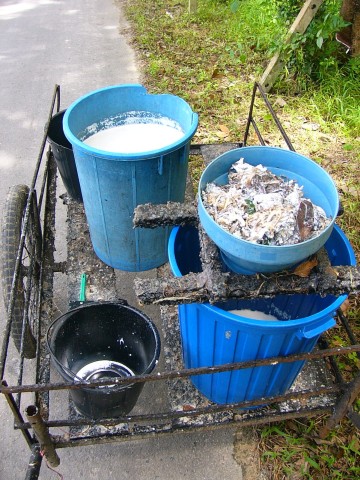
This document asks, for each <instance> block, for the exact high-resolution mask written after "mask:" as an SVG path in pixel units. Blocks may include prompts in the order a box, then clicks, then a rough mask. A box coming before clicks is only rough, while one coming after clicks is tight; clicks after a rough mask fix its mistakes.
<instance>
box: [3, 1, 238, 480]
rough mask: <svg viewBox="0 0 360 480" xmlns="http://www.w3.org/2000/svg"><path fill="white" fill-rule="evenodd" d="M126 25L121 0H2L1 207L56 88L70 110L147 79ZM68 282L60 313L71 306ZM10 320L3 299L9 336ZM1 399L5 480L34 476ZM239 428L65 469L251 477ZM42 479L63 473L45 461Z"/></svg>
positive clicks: (64, 462) (72, 455)
mask: <svg viewBox="0 0 360 480" xmlns="http://www.w3.org/2000/svg"><path fill="white" fill-rule="evenodd" d="M126 28H128V26H127V24H126V23H125V21H124V19H123V17H122V15H121V10H120V9H119V4H117V3H113V1H112V0H72V1H71V2H69V1H66V0H64V1H56V0H32V1H31V0H28V1H25V0H24V1H21V0H4V1H2V2H1V3H0V70H1V77H0V82H1V83H0V85H1V88H0V178H1V183H0V203H1V210H2V206H3V202H4V199H5V196H6V193H7V191H8V188H9V186H10V185H13V184H17V183H25V184H28V185H29V184H30V182H31V178H32V175H33V169H34V165H35V161H36V158H37V155H38V151H39V147H40V143H41V139H42V135H43V129H44V124H45V122H46V120H47V117H48V112H49V108H50V100H51V97H52V93H53V91H54V85H55V84H60V85H61V92H62V95H61V106H62V108H66V107H67V106H68V105H69V104H70V103H71V102H72V101H73V100H75V99H76V98H78V97H79V96H81V95H82V94H84V93H87V92H89V91H91V90H93V89H96V88H100V87H103V86H106V85H112V84H118V83H134V82H139V79H140V72H139V71H138V68H137V64H136V58H135V55H134V52H133V51H132V50H131V48H130V47H129V45H128V44H127V42H126V38H125V36H124V35H123V32H124V31H125V30H124V29H126ZM60 193H62V189H61V188H60V190H59V191H58V194H60ZM58 210H59V211H58V213H57V214H58V218H57V238H60V240H58V243H57V259H58V260H61V259H63V260H64V259H65V258H66V245H65V244H64V240H63V239H64V238H65V228H66V227H65V220H64V219H65V216H64V208H63V207H62V206H61V202H60V203H59V207H58ZM0 213H1V212H0ZM62 282H64V279H60V280H59V286H58V289H57V290H58V291H59V292H60V294H59V296H57V297H56V300H55V306H56V312H55V315H56V314H59V313H61V312H62V311H66V309H67V304H66V299H65V297H64V293H63V295H61V292H64V291H66V289H64V288H62ZM121 284H122V285H123V288H125V291H124V292H122V296H125V297H126V296H127V295H126V292H127V291H128V292H129V294H130V292H131V290H132V285H131V284H130V282H128V283H126V282H124V280H122V282H121ZM126 289H128V290H126ZM4 319H5V312H4V306H3V304H2V298H1V305H0V332H1V328H3V324H4ZM0 337H1V334H0ZM13 369H14V370H16V366H15V367H13ZM0 397H1V398H0V424H1V435H0V480H18V479H22V478H25V472H26V468H27V463H28V459H29V455H30V452H29V450H28V447H27V445H26V443H25V441H24V439H23V438H22V436H21V433H20V432H19V431H14V430H13V420H12V416H11V413H10V410H9V408H8V406H7V404H6V403H5V400H4V397H3V396H0ZM233 434H234V430H229V429H221V430H217V431H212V432H200V433H195V434H181V435H180V434H179V435H172V436H169V437H162V438H152V439H149V440H142V441H133V442H129V443H116V444H108V445H98V446H91V447H83V448H80V447H77V448H73V449H64V450H60V451H59V456H60V459H61V464H60V466H59V467H58V469H57V470H58V472H60V473H61V474H62V475H63V477H62V478H64V479H68V480H70V479H71V480H77V479H83V478H86V479H89V480H91V479H99V478H101V479H102V480H110V479H123V480H125V479H130V478H134V479H137V480H145V479H146V480H151V479H164V480H165V479H168V478H172V479H175V480H176V479H189V480H190V479H195V478H196V479H198V480H201V479H204V480H205V479H206V480H220V479H224V478H226V479H227V480H241V479H242V469H241V467H240V466H239V465H238V464H237V463H236V462H235V460H234V458H233ZM39 478H40V479H42V480H46V479H55V478H60V477H59V476H58V475H57V474H56V473H54V472H52V471H51V470H50V469H48V468H47V467H46V465H45V463H44V464H43V466H42V469H41V473H40V477H39Z"/></svg>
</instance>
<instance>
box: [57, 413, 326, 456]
mask: <svg viewBox="0 0 360 480" xmlns="http://www.w3.org/2000/svg"><path fill="white" fill-rule="evenodd" d="M328 412H329V407H327V406H324V407H320V408H310V409H307V410H306V411H305V410H302V411H294V412H281V413H279V412H277V411H275V412H270V413H269V412H267V413H266V414H265V415H261V416H258V417H252V418H251V417H250V418H249V417H247V418H246V417H245V418H242V417H240V416H237V415H235V417H234V418H232V419H231V420H230V421H226V422H222V423H213V424H211V425H209V424H206V425H204V424H201V423H199V424H194V423H190V422H189V423H184V424H181V425H173V426H171V427H169V426H168V425H149V426H145V427H140V426H137V427H136V428H134V430H133V431H132V432H119V431H116V432H106V433H104V434H102V435H97V436H96V437H94V436H93V437H90V436H83V437H81V436H78V437H66V436H63V437H58V438H56V440H55V441H56V448H57V449H59V448H68V447H80V446H89V445H95V444H107V443H112V442H115V441H132V440H138V439H145V438H147V437H153V436H154V435H156V436H157V437H159V436H160V435H162V436H163V435H168V434H174V433H184V432H195V431H198V430H201V431H204V430H214V429H215V428H216V429H219V428H229V427H234V426H235V427H236V426H241V427H243V426H251V425H262V424H265V423H270V422H279V421H282V420H289V419H292V418H304V417H314V416H316V415H322V414H324V413H328ZM184 416H185V415H184Z"/></svg>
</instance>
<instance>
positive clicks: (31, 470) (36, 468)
mask: <svg viewBox="0 0 360 480" xmlns="http://www.w3.org/2000/svg"><path fill="white" fill-rule="evenodd" d="M42 458H43V457H42V455H41V451H40V446H39V445H34V446H33V448H32V449H31V455H30V459H29V465H28V469H27V471H26V477H25V480H38V478H39V475H40V468H41V463H42Z"/></svg>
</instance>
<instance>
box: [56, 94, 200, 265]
mask: <svg viewBox="0 0 360 480" xmlns="http://www.w3.org/2000/svg"><path fill="white" fill-rule="evenodd" d="M136 116H138V117H142V118H143V119H144V123H146V121H148V120H149V118H154V117H156V118H157V119H158V121H159V123H160V122H161V120H162V119H164V118H166V119H168V120H169V121H171V122H174V123H176V124H177V125H178V126H180V127H181V130H182V131H183V136H182V137H181V138H180V139H179V140H178V141H176V142H174V143H172V144H170V145H168V146H166V147H164V148H161V149H159V150H152V151H147V152H141V153H126V154H122V153H121V152H109V151H104V150H98V149H96V148H94V147H92V146H89V145H87V144H85V143H84V140H86V138H88V137H89V136H91V135H92V134H94V133H97V132H99V131H100V130H103V129H106V128H109V126H111V127H113V126H119V125H122V124H124V123H126V122H128V121H129V118H130V117H131V118H134V117H136ZM197 125H198V116H197V114H196V113H194V112H193V111H192V110H191V108H190V106H189V105H188V104H187V103H186V102H185V101H184V100H183V99H181V98H179V97H177V96H175V95H168V94H163V95H150V94H148V93H147V91H146V89H145V88H144V87H142V86H141V85H117V86H112V87H107V88H103V89H100V90H97V91H94V92H91V93H89V94H87V95H85V96H83V97H81V98H80V99H78V100H77V101H75V102H74V103H73V104H72V105H71V106H70V107H69V108H68V109H67V110H66V113H65V116H64V133H65V135H66V137H67V138H68V140H69V142H70V143H71V144H72V147H73V151H74V156H75V162H76V167H77V171H78V175H79V181H80V185H81V191H82V195H83V201H84V207H85V213H86V217H87V221H88V224H89V229H90V236H91V241H92V244H93V247H94V250H95V253H96V254H97V255H98V257H99V258H100V259H101V260H103V261H104V262H105V263H106V264H108V265H110V266H112V267H114V268H118V269H121V270H127V271H141V270H148V269H151V268H155V267H157V266H159V265H161V264H162V263H164V262H165V261H167V242H168V236H169V231H170V230H169V228H167V227H165V228H164V227H159V228H156V229H153V230H151V229H146V228H135V229H134V228H133V224H132V219H133V212H134V209H135V207H136V206H137V205H140V204H144V203H154V204H159V203H166V202H168V201H174V202H182V201H183V200H184V195H185V186H186V176H187V167H188V155H189V148H190V140H191V138H192V137H193V135H194V134H195V131H196V128H197Z"/></svg>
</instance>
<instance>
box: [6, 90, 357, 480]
mask: <svg viewBox="0 0 360 480" xmlns="http://www.w3.org/2000/svg"><path fill="white" fill-rule="evenodd" d="M259 99H260V101H263V102H264V103H265V105H266V107H267V110H268V111H269V112H270V114H271V117H272V119H273V120H274V122H275V124H276V127H277V129H278V131H279V132H280V134H281V136H282V137H283V139H284V141H285V142H286V144H287V147H288V148H289V149H291V150H293V146H292V144H291V142H290V140H289V138H288V136H287V135H286V133H285V131H284V129H283V127H282V125H281V123H280V122H279V120H278V118H277V116H276V114H275V112H274V110H273V108H272V106H271V104H270V103H269V101H268V99H267V97H266V94H265V93H264V91H263V90H262V88H261V87H260V85H258V84H257V83H256V84H255V85H254V90H253V94H252V98H251V102H250V109H249V116H248V119H247V124H246V128H245V135H244V140H243V142H242V143H241V144H240V143H239V144H229V143H224V144H219V145H193V146H192V147H191V151H190V154H191V155H200V156H202V158H203V160H204V162H205V163H207V162H209V161H211V160H212V159H214V158H216V157H217V156H218V155H219V154H221V153H223V152H225V151H227V150H229V149H232V148H236V147H241V146H244V145H247V142H248V140H249V135H250V129H251V128H253V131H254V132H255V136H256V137H257V139H258V141H259V142H260V144H262V145H264V144H265V140H264V138H263V136H262V134H261V132H260V129H259V125H258V122H257V121H256V119H255V116H254V107H255V105H256V101H258V100H259ZM59 110H60V87H59V86H56V87H55V90H54V94H53V98H52V101H51V106H50V113H49V118H48V122H47V124H46V128H45V132H44V137H43V140H42V144H41V148H40V152H39V156H38V158H37V161H36V166H35V172H34V176H33V180H32V182H31V185H30V186H29V187H28V186H25V185H16V186H14V187H12V188H11V189H10V192H9V195H8V197H7V203H6V205H5V216H4V224H3V227H2V241H3V245H2V249H3V250H2V257H1V258H2V264H1V268H2V287H3V292H4V297H5V304H6V308H7V311H8V318H7V322H6V327H5V330H4V334H3V342H2V349H1V358H0V371H1V387H0V391H1V393H2V394H3V395H4V396H5V398H6V400H7V403H8V405H9V407H10V409H11V411H12V414H13V416H14V427H15V429H17V430H20V432H21V434H22V435H23V437H24V439H25V441H26V442H27V444H28V446H29V449H30V450H31V458H30V461H29V466H28V470H27V473H26V477H25V478H26V479H37V478H38V476H39V473H40V468H41V463H42V458H43V457H45V458H46V460H47V462H48V464H49V465H50V466H57V465H58V464H59V457H58V455H57V451H58V450H59V449H60V448H66V447H75V446H84V445H90V444H98V443H108V442H113V441H123V440H126V441H127V440H131V439H138V438H144V437H150V436H154V435H164V434H170V433H175V432H177V431H190V430H198V429H203V428H215V427H226V426H229V425H233V426H234V425H235V426H248V425H260V424H264V423H269V422H277V421H280V420H283V419H290V418H300V417H312V416H317V415H320V414H323V413H324V412H327V413H329V414H330V416H329V419H328V420H327V423H326V425H325V426H324V428H323V431H322V433H321V435H322V436H326V434H327V433H328V432H329V431H330V430H331V429H332V428H334V427H335V425H336V424H337V423H338V422H339V421H340V420H341V419H342V418H343V417H344V416H345V415H347V416H348V417H349V418H350V419H351V420H352V421H353V423H354V424H356V425H357V426H359V424H360V421H359V416H358V415H357V414H356V413H355V412H354V411H353V408H352V404H353V403H354V401H355V399H356V397H357V395H358V394H359V391H360V373H359V372H353V376H352V378H351V379H350V380H345V379H344V378H343V376H342V374H341V371H340V369H339V367H338V363H337V362H338V359H339V358H341V357H342V356H344V355H348V354H349V353H352V352H357V354H358V355H359V352H360V344H359V342H358V340H356V338H355V337H354V334H353V333H352V331H351V328H350V326H349V323H348V321H347V319H346V317H345V316H344V315H343V314H342V313H341V312H340V311H339V312H338V316H337V319H338V323H339V325H340V326H341V327H340V328H342V329H343V330H344V331H345V333H346V335H347V337H348V339H349V341H348V345H347V346H345V347H341V348H329V347H328V344H327V342H326V341H325V339H321V340H320V342H319V344H318V348H316V349H315V350H314V351H313V352H311V353H306V354H295V355H290V356H286V357H276V358H268V359H261V360H254V361H248V362H241V363H234V364H227V365H221V366H215V367H204V368H197V369H184V367H183V363H182V352H181V340H180V334H179V327H178V317H177V308H176V301H174V302H172V303H173V304H172V305H163V306H161V321H162V335H163V347H162V355H163V359H164V361H163V363H164V367H163V369H162V371H161V372H159V373H154V374H148V375H143V376H135V377H131V378H130V379H126V378H125V379H119V380H118V381H117V380H116V382H118V383H119V384H124V385H125V384H127V383H130V382H131V383H134V382H151V383H153V385H154V388H155V389H157V388H158V386H160V385H162V389H161V391H162V392H164V395H165V396H166V397H167V405H169V408H166V409H164V410H161V411H160V412H152V411H146V412H145V413H140V414H129V415H126V416H124V417H119V418H110V419H107V420H102V421H100V422H99V421H98V422H96V421H94V420H89V419H88V418H85V417H83V416H81V415H79V414H78V413H77V412H76V410H75V408H74V406H73V405H72V403H71V400H70V399H69V409H68V410H69V413H68V414H67V411H66V412H65V411H64V409H60V413H59V405H57V403H56V400H57V394H59V393H62V394H63V393H64V392H65V393H66V395H67V394H68V392H69V390H71V389H77V388H81V387H82V386H84V384H82V383H81V382H77V383H64V382H63V381H58V380H56V377H55V380H54V376H53V372H52V370H51V367H50V356H49V352H48V350H47V348H46V343H45V336H46V331H47V328H48V326H49V324H50V323H51V320H52V317H53V311H54V301H55V302H56V299H55V300H54V294H53V293H54V275H55V274H56V273H57V272H62V273H65V274H66V275H67V279H68V291H69V292H72V293H70V294H69V299H68V300H69V305H70V306H72V305H74V302H76V301H78V300H79V299H78V291H79V278H80V272H83V271H87V272H91V275H90V277H91V279H90V281H91V292H90V294H89V298H87V299H90V300H95V301H102V300H110V301H112V300H116V299H117V294H116V289H115V273H114V271H113V269H112V268H110V267H108V266H106V265H104V264H103V263H102V262H101V261H100V260H99V259H98V258H97V257H96V255H95V254H94V252H93V249H92V245H91V242H90V238H89V234H88V228H87V224H86V219H85V214H84V211H83V207H82V205H81V204H79V203H77V202H74V201H72V200H71V199H69V198H68V197H66V196H65V197H64V199H63V200H64V201H65V202H66V204H67V216H68V219H71V221H68V234H67V246H68V254H67V260H66V261H65V262H56V261H55V259H54V251H55V210H56V208H55V207H56V202H57V193H56V189H57V181H56V177H57V167H56V163H55V161H54V157H53V154H52V151H51V148H50V147H49V148H48V150H46V142H47V132H48V126H49V123H50V120H51V118H52V116H53V114H54V112H58V111H59ZM187 200H188V201H187V203H186V204H185V205H183V206H182V207H181V208H180V213H179V208H178V207H179V206H177V210H176V214H175V213H174V212H173V215H172V218H169V219H168V223H170V224H171V223H172V224H178V223H186V222H191V221H196V218H194V215H195V214H194V210H193V209H192V206H191V202H192V198H191V194H190V196H188V197H187ZM189 212H190V213H189ZM203 242H205V243H206V245H207V246H206V250H207V251H208V252H213V251H214V248H215V247H214V245H213V244H212V242H211V241H209V239H208V238H205V239H203ZM353 269H354V278H357V279H359V274H358V269H357V267H353ZM355 274H356V275H355ZM157 275H158V277H159V278H161V279H164V278H170V276H171V275H170V273H169V269H168V266H167V265H165V266H163V267H161V268H159V269H157ZM352 291H353V292H358V291H359V282H358V280H356V281H354V284H353V286H352ZM160 303H161V302H160ZM164 303H166V302H164ZM168 303H169V302H168ZM170 303H171V302H170ZM298 360H306V361H307V362H306V366H305V368H304V370H303V372H302V373H301V374H300V376H299V379H298V380H297V381H296V383H295V385H294V386H293V387H292V388H291V390H290V391H289V392H288V393H286V394H284V395H281V396H277V397H269V398H262V399H260V400H257V401H247V402H240V403H236V404H226V405H220V404H214V403H212V402H210V401H209V400H207V399H206V398H205V397H203V396H202V395H201V393H199V392H198V391H197V390H196V389H195V388H194V386H193V385H192V384H191V382H190V380H189V376H191V375H194V374H209V373H215V372H223V371H230V370H236V369H241V368H249V367H255V366H263V365H270V364H274V362H278V363H281V362H294V361H298ZM14 365H15V367H16V369H15V370H16V371H17V372H18V374H17V376H16V377H15V376H14V374H13V371H14V368H13V367H14ZM309 372H311V378H312V382H311V385H310V384H309V383H307V382H306V379H307V378H308V375H309ZM159 382H160V383H159ZM111 384H114V380H113V379H112V380H111ZM89 385H90V386H91V387H96V386H100V385H110V383H109V380H108V381H107V382H106V381H98V382H92V383H91V384H89V383H86V386H89ZM67 396H68V395H67ZM263 405H267V406H266V407H264V406H263ZM254 406H258V407H259V408H256V409H254V408H252V409H251V408H250V407H254ZM22 412H25V416H23V413H22ZM64 415H65V417H64ZM59 427H60V428H59ZM59 432H61V433H60V434H59Z"/></svg>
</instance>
